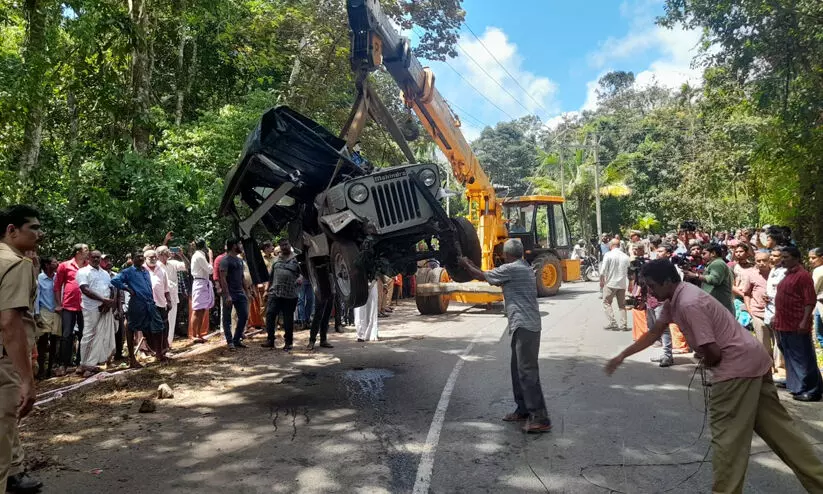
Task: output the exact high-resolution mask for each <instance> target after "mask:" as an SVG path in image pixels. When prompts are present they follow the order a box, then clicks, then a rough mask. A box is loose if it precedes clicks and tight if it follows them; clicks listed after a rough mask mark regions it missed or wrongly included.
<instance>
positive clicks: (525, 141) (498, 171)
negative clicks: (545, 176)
mask: <svg viewBox="0 0 823 494" xmlns="http://www.w3.org/2000/svg"><path fill="white" fill-rule="evenodd" d="M539 129H540V119H539V118H537V117H533V116H532V117H523V118H521V119H518V120H515V121H513V122H501V123H499V124H497V125H496V126H495V127H494V128H491V127H486V128H485V129H483V131H482V132H481V133H480V137H478V138H477V140H475V141H474V142H473V143H472V148H473V149H474V152H475V153H476V154H477V157H478V159H479V160H480V164H481V165H482V166H483V169H484V170H485V172H486V174H487V175H488V176H489V178H490V179H491V180H492V182H493V183H494V184H500V185H505V186H508V187H509V195H513V196H515V195H522V194H526V193H527V192H528V191H529V190H530V184H529V182H528V177H529V176H530V175H532V173H533V171H534V170H535V168H536V167H537V164H538V162H539V160H540V157H539V154H538V151H537V148H536V145H537V137H538V131H539Z"/></svg>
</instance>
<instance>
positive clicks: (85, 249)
mask: <svg viewBox="0 0 823 494" xmlns="http://www.w3.org/2000/svg"><path fill="white" fill-rule="evenodd" d="M88 258H89V246H88V245H86V244H76V245H75V246H74V255H73V256H72V258H71V259H69V260H68V261H64V262H61V263H60V264H59V265H58V266H57V273H56V274H55V275H54V302H55V307H54V312H56V313H58V314H60V317H61V319H62V321H61V323H62V327H63V334H62V335H61V336H62V338H61V340H60V367H58V368H57V371H56V372H55V375H56V376H63V375H65V374H66V368H67V367H71V364H72V358H71V356H72V352H73V351H74V327H75V326H77V329H78V332H77V339H78V341H79V340H80V339H82V338H83V307H82V306H81V299H82V293H81V292H80V286H79V285H78V284H77V271H78V270H79V269H80V268H82V267H84V266H85V265H86V262H87V261H88ZM74 364H75V365H80V349H79V348H78V349H77V354H76V356H75V358H74Z"/></svg>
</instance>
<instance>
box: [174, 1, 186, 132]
mask: <svg viewBox="0 0 823 494" xmlns="http://www.w3.org/2000/svg"><path fill="white" fill-rule="evenodd" d="M175 3H176V9H175V10H176V13H177V16H178V18H179V19H180V24H179V25H178V27H177V74H176V76H177V77H176V79H175V84H174V86H175V88H174V89H175V93H176V97H177V104H176V105H175V109H174V124H175V125H180V124H181V123H182V122H183V102H184V99H185V97H186V90H185V88H186V82H187V79H188V77H187V74H186V33H187V31H188V27H187V26H186V16H185V15H184V12H185V10H186V0H178V1H177V2H175Z"/></svg>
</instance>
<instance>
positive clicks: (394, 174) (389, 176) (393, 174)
mask: <svg viewBox="0 0 823 494" xmlns="http://www.w3.org/2000/svg"><path fill="white" fill-rule="evenodd" d="M405 176H406V170H399V171H396V172H391V173H384V174H382V175H373V176H372V178H374V181H375V182H385V181H386V180H394V179H395V178H400V177H405Z"/></svg>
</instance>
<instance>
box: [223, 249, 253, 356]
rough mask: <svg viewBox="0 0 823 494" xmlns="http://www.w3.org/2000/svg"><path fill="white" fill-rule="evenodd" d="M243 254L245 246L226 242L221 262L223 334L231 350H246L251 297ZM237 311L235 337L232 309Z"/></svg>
mask: <svg viewBox="0 0 823 494" xmlns="http://www.w3.org/2000/svg"><path fill="white" fill-rule="evenodd" d="M242 253H243V244H241V243H240V241H239V240H237V239H235V238H231V239H229V240H227V241H226V255H225V257H223V259H222V260H221V261H220V278H219V279H220V287H221V289H222V294H223V298H224V303H225V305H224V307H223V333H225V335H226V343H227V344H228V345H229V350H234V349H235V348H246V345H244V344H243V341H242V339H243V330H244V329H245V327H246V321H248V319H249V297H248V296H247V295H246V289H245V288H244V286H243V275H244V267H243V260H242V259H240V254H242ZM232 307H234V310H236V311H237V328H236V329H235V330H234V336H233V337H232V334H231V309H232Z"/></svg>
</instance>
